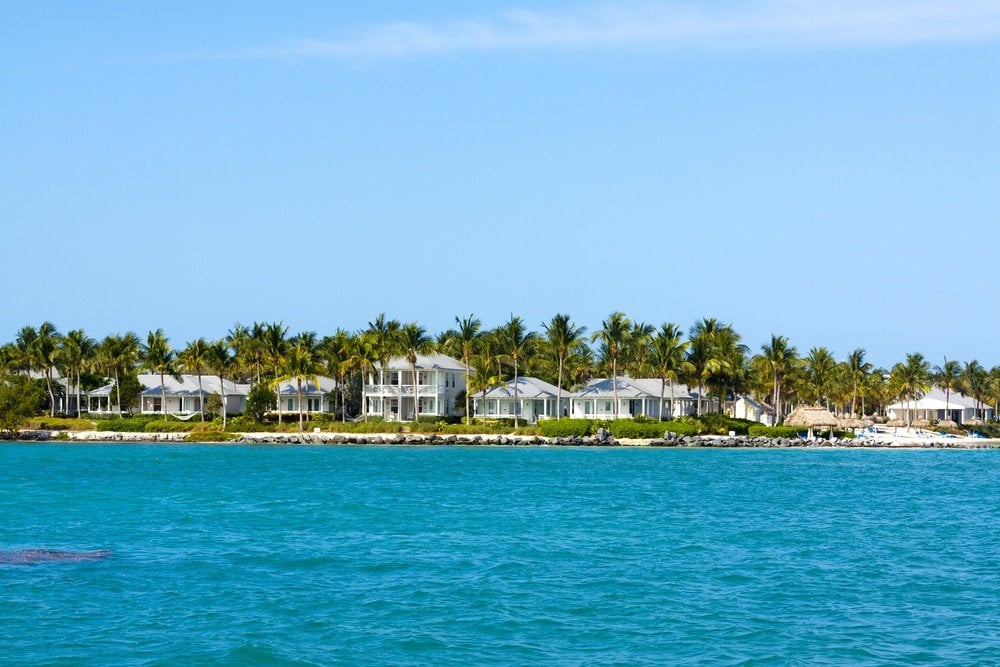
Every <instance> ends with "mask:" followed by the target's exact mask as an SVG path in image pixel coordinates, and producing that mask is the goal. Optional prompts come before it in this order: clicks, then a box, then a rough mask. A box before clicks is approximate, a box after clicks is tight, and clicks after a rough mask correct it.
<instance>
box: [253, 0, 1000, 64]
mask: <svg viewBox="0 0 1000 667" xmlns="http://www.w3.org/2000/svg"><path fill="white" fill-rule="evenodd" d="M997 38H1000V2H998V0H726V1H723V2H712V3H707V2H696V1H694V0H687V1H679V0H668V1H662V2H660V1H647V2H641V1H639V2H620V3H605V4H596V5H595V4H590V5H583V6H581V7H579V8H577V9H574V10H566V11H561V12H540V11H534V10H511V11H508V12H505V13H502V14H497V15H492V16H489V17H479V18H467V19H463V20H455V21H444V22H436V23H435V22H427V23H420V22H394V23H384V24H376V25H372V26H368V27H364V28H360V29H358V30H356V31H353V32H349V33H342V34H340V35H337V36H334V37H332V38H330V39H320V38H311V39H301V40H296V41H291V42H287V43H284V44H279V45H275V46H272V47H269V48H265V49H261V50H259V51H257V52H255V53H254V55H256V56H258V57H289V58H333V59H347V58H397V57H405V56H411V55H419V54H445V53H454V52H476V51H480V52H488V51H516V50H528V49H542V48H562V49H580V48H593V47H605V48H608V47H623V46H636V47H654V48H674V49H684V48H701V49H705V48H707V49H715V48H834V47H843V46H902V45H908V44H919V43H933V42H965V41H981V40H992V39H997Z"/></svg>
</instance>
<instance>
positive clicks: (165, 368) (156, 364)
mask: <svg viewBox="0 0 1000 667" xmlns="http://www.w3.org/2000/svg"><path fill="white" fill-rule="evenodd" d="M176 358H177V355H176V354H175V353H174V351H173V350H172V349H171V348H170V343H169V341H168V339H167V337H166V336H165V335H164V334H163V329H157V330H156V331H150V332H149V334H148V335H147V336H146V344H145V345H144V346H143V348H142V365H143V367H144V368H146V369H147V370H149V371H150V372H152V373H156V374H158V375H159V376H160V410H161V411H162V412H163V416H164V418H166V416H167V385H166V382H165V380H164V376H165V375H169V376H170V377H172V378H174V379H175V380H178V381H179V380H180V379H181V376H180V373H178V372H177V365H176V363H175V362H176Z"/></svg>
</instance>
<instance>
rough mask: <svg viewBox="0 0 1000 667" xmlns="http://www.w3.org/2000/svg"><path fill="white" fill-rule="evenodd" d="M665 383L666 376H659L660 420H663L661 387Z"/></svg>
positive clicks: (662, 387)
mask: <svg viewBox="0 0 1000 667" xmlns="http://www.w3.org/2000/svg"><path fill="white" fill-rule="evenodd" d="M665 384H667V380H666V378H663V377H661V378H660V421H663V389H664V385H665Z"/></svg>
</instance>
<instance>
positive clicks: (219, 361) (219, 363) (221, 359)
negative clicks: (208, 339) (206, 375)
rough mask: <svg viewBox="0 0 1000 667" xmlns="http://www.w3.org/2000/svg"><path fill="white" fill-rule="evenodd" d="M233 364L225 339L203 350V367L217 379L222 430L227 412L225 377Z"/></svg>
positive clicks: (224, 426) (210, 344)
mask: <svg viewBox="0 0 1000 667" xmlns="http://www.w3.org/2000/svg"><path fill="white" fill-rule="evenodd" d="M232 364H233V358H232V356H230V354H229V345H228V344H227V343H226V341H225V339H221V340H217V341H215V342H214V343H209V345H208V349H206V350H205V366H206V367H207V368H208V369H209V370H210V371H211V372H212V373H213V374H214V375H215V376H216V377H218V378H219V400H220V405H221V408H220V409H219V412H220V413H221V414H222V430H225V429H226V418H227V413H228V410H227V409H226V408H227V405H226V375H227V374H228V373H229V370H230V368H231V366H232Z"/></svg>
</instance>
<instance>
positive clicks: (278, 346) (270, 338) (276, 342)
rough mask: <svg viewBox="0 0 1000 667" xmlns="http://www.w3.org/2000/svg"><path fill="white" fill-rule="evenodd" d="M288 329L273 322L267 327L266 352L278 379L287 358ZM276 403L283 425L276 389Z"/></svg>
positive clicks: (276, 390)
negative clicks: (282, 364) (283, 362)
mask: <svg viewBox="0 0 1000 667" xmlns="http://www.w3.org/2000/svg"><path fill="white" fill-rule="evenodd" d="M287 336H288V327H286V326H285V325H284V324H282V323H281V322H271V323H270V324H268V325H267V326H266V329H265V333H264V340H263V344H264V349H265V350H266V356H267V359H268V361H269V362H270V364H271V369H272V371H273V372H274V377H278V374H279V368H280V367H281V363H282V361H283V360H284V358H285V352H286V351H287V350H288V338H287ZM275 392H277V393H276V394H275V401H277V406H278V423H279V424H280V423H281V393H280V391H279V390H278V389H275Z"/></svg>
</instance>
